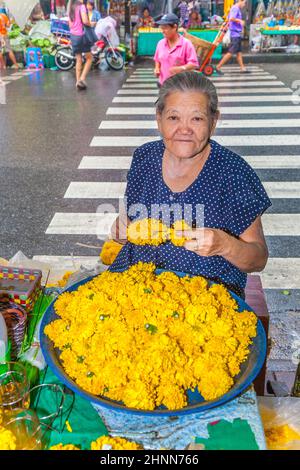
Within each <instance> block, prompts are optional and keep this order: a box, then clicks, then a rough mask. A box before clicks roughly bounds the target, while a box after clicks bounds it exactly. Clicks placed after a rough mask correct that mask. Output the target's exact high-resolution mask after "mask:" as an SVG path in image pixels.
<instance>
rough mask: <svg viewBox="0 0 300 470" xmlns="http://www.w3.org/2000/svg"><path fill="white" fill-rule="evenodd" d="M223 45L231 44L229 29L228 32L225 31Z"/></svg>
mask: <svg viewBox="0 0 300 470" xmlns="http://www.w3.org/2000/svg"><path fill="white" fill-rule="evenodd" d="M222 43H223V45H224V46H225V47H228V46H229V44H230V30H228V31H227V32H226V33H225V36H224V37H223V41H222Z"/></svg>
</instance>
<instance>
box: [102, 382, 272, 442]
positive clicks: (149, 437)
mask: <svg viewBox="0 0 300 470" xmlns="http://www.w3.org/2000/svg"><path fill="white" fill-rule="evenodd" d="M93 407H94V408H95V410H96V411H97V412H98V413H99V415H100V416H101V418H102V420H103V422H104V423H105V426H106V427H107V429H108V431H109V434H110V435H111V436H120V435H121V436H122V437H125V438H126V439H129V440H130V439H132V440H135V441H137V442H139V443H141V444H142V445H143V447H144V448H145V449H175V450H182V449H185V448H186V447H187V446H188V445H189V444H191V442H193V441H194V439H195V437H202V438H208V437H209V433H208V425H209V424H210V423H214V422H216V421H219V420H220V419H224V420H226V421H228V422H230V423H231V422H233V421H234V420H235V419H241V420H245V421H246V422H247V423H248V424H249V426H250V428H251V430H252V432H253V434H254V438H255V441H256V443H257V446H258V448H259V449H260V450H266V442H265V436H264V431H263V426H262V422H261V418H260V415H259V411H258V406H257V399H256V394H255V392H254V390H253V389H248V390H247V391H246V392H245V393H243V394H242V395H240V396H239V397H237V398H235V399H234V400H232V401H231V402H229V403H226V404H225V405H222V406H219V407H216V408H212V409H210V410H206V411H202V412H198V413H191V414H188V415H182V416H178V417H176V418H174V417H167V416H166V417H164V416H159V415H157V416H145V415H143V414H142V413H140V414H138V415H135V414H133V413H124V411H118V410H111V409H106V408H104V407H102V406H99V405H96V404H93Z"/></svg>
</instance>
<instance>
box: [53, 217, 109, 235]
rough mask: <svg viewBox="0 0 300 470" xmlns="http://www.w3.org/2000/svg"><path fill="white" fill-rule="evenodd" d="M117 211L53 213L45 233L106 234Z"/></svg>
mask: <svg viewBox="0 0 300 470" xmlns="http://www.w3.org/2000/svg"><path fill="white" fill-rule="evenodd" d="M117 216H118V214H117V213H105V214H104V213H78V212H74V213H66V212H58V213H56V214H55V215H54V217H53V219H52V221H51V223H50V225H49V227H48V229H47V231H46V234H47V235H98V236H100V235H102V236H103V235H108V234H109V232H110V229H111V226H112V224H113V223H114V221H115V220H116V218H117Z"/></svg>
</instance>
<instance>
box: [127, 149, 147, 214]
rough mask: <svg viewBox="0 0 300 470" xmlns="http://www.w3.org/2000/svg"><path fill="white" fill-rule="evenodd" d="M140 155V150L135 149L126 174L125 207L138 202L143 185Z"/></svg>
mask: <svg viewBox="0 0 300 470" xmlns="http://www.w3.org/2000/svg"><path fill="white" fill-rule="evenodd" d="M141 161H142V155H141V153H140V150H139V149H137V150H135V152H134V154H133V157H132V162H131V167H130V169H129V172H128V174H127V186H126V190H125V198H126V206H127V209H128V208H129V207H130V206H132V205H133V204H137V203H138V202H139V195H140V191H141V190H142V187H143V171H142V168H141Z"/></svg>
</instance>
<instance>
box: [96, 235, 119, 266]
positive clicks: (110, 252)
mask: <svg viewBox="0 0 300 470" xmlns="http://www.w3.org/2000/svg"><path fill="white" fill-rule="evenodd" d="M123 246H124V245H122V244H121V243H118V242H116V241H115V240H108V241H106V242H105V243H104V244H103V247H102V251H101V253H100V259H101V261H102V263H103V264H106V265H108V266H110V265H111V264H113V262H114V261H115V259H116V257H117V256H118V254H119V253H120V251H121V249H122V248H123Z"/></svg>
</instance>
